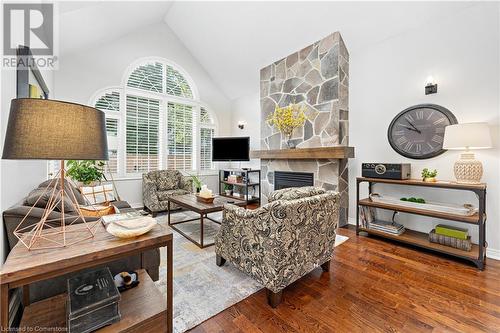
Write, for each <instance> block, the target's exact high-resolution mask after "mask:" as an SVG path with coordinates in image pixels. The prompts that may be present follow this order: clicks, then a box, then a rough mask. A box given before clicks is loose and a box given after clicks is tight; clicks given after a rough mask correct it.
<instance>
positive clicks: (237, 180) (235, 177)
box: [227, 175, 243, 184]
mask: <svg viewBox="0 0 500 333" xmlns="http://www.w3.org/2000/svg"><path fill="white" fill-rule="evenodd" d="M227 181H228V182H229V183H235V184H239V183H243V176H241V175H229V176H228V177H227Z"/></svg>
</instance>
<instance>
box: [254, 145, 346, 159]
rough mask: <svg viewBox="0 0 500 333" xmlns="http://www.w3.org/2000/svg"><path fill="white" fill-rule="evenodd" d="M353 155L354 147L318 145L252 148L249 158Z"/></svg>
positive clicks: (327, 157)
mask: <svg viewBox="0 0 500 333" xmlns="http://www.w3.org/2000/svg"><path fill="white" fill-rule="evenodd" d="M353 157H354V147H346V146H336V147H318V148H296V149H275V150H252V151H251V152H250V158H260V159H263V160H274V159H277V160H280V159H281V160H293V159H295V160H317V159H344V158H353Z"/></svg>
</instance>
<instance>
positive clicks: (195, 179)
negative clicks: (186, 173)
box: [190, 175, 202, 191]
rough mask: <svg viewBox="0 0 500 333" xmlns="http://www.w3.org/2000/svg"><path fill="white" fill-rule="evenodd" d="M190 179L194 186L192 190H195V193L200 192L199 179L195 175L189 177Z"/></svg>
mask: <svg viewBox="0 0 500 333" xmlns="http://www.w3.org/2000/svg"><path fill="white" fill-rule="evenodd" d="M190 177H191V179H192V180H193V185H194V188H195V189H196V191H200V190H201V185H202V183H201V179H200V178H199V177H198V176H196V175H190Z"/></svg>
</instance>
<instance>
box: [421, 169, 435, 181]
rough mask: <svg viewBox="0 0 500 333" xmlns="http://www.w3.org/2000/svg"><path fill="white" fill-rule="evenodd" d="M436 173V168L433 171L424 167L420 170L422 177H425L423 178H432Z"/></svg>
mask: <svg viewBox="0 0 500 333" xmlns="http://www.w3.org/2000/svg"><path fill="white" fill-rule="evenodd" d="M437 174H438V172H437V170H436V169H434V170H433V171H431V170H429V169H427V168H425V169H424V170H422V178H423V179H425V178H434V177H436V176H437Z"/></svg>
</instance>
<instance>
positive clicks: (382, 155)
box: [231, 3, 500, 259]
mask: <svg viewBox="0 0 500 333" xmlns="http://www.w3.org/2000/svg"><path fill="white" fill-rule="evenodd" d="M499 16H500V10H499V4H498V3H483V4H481V5H476V6H472V7H469V8H467V9H464V10H462V11H460V12H459V13H458V14H455V15H453V16H452V17H449V18H446V19H442V20H440V21H436V22H431V23H429V22H426V23H425V25H423V26H421V27H418V28H415V29H414V30H411V31H409V32H406V33H404V34H400V35H397V36H395V37H392V38H390V39H387V40H385V41H384V42H382V43H378V44H376V45H374V46H371V47H369V48H365V49H360V50H357V51H356V52H351V53H350V90H349V93H350V103H349V108H350V112H349V120H350V145H351V146H354V147H355V148H356V158H354V159H351V160H350V162H349V168H350V173H349V174H350V186H351V187H350V198H351V200H350V210H349V215H350V217H351V222H353V219H352V218H353V217H355V208H356V204H355V198H356V192H355V186H356V182H355V178H356V176H359V175H360V174H361V170H360V167H361V163H362V162H406V163H412V173H413V175H412V176H413V177H415V178H418V177H419V174H420V172H421V170H422V169H423V168H424V167H429V168H436V169H438V171H439V176H438V178H440V179H453V178H454V177H453V170H452V168H453V163H454V161H455V160H456V159H458V156H459V152H453V151H450V152H446V153H445V154H443V155H441V156H439V157H436V158H433V159H429V160H424V161H415V160H409V159H406V158H403V157H402V156H400V155H398V154H397V153H396V152H394V151H393V150H392V148H391V147H390V145H389V143H388V141H387V127H388V126H389V123H390V122H391V120H392V118H393V117H394V116H395V115H396V114H397V113H399V112H400V111H402V110H403V109H405V108H406V107H408V106H411V105H415V104H420V103H435V104H440V105H442V106H444V107H446V108H448V109H450V110H451V111H452V112H453V113H454V114H455V116H456V117H457V118H458V121H459V122H478V121H486V122H488V123H489V124H490V125H491V129H492V133H493V139H494V142H496V143H498V145H496V147H495V148H494V149H490V150H484V151H477V154H476V156H477V158H478V159H480V160H482V161H483V163H484V168H485V175H484V178H483V180H484V181H485V182H487V183H488V201H487V213H488V223H487V241H488V243H489V249H488V256H490V257H491V256H496V257H497V258H499V259H500V225H499V219H500V207H499V205H498V202H499V199H500V193H499V191H500V187H499V185H500V183H499V182H500V181H499V179H498V175H499V174H500V172H499V171H500V159H499V157H500V150H499V147H500V141H499V135H498V124H499V115H500V114H499V106H500V102H499V89H500V84H499V74H500V65H499V59H500V53H499V37H500V33H499ZM318 37H320V36H318ZM345 42H346V44H347V47H348V48H349V42H350V41H349V40H345ZM428 75H432V76H433V77H434V79H435V80H436V81H437V83H438V93H437V94H435V95H428V96H426V95H425V94H424V85H425V80H426V77H427V76H428ZM258 105H259V94H258V82H256V83H255V91H254V92H252V93H251V94H249V95H248V96H246V97H242V98H239V99H237V100H235V101H233V102H232V112H233V118H232V125H231V130H232V133H233V135H237V134H239V133H240V132H239V129H238V128H237V125H236V124H237V122H238V121H239V120H241V118H242V119H243V120H245V121H247V126H246V128H245V131H247V133H251V135H253V136H254V137H255V138H256V139H257V138H258V137H259V128H260V122H261V121H264V120H263V119H260V117H259V112H258V109H257V111H251V110H252V109H254V108H256V107H257V106H258ZM250 112H252V113H250ZM256 139H254V140H253V141H256ZM376 189H377V190H379V191H380V192H381V193H386V194H387V195H401V196H403V195H408V194H418V195H419V196H422V197H425V198H426V199H428V200H436V201H443V202H456V203H463V202H476V201H475V197H474V195H472V194H464V193H463V192H460V193H458V192H457V193H455V192H453V193H451V194H450V191H446V192H444V191H443V190H440V191H438V190H435V189H429V190H427V191H426V190H424V189H419V188H404V189H403V188H400V189H399V191H394V190H393V189H394V187H387V186H386V187H381V186H378V187H376ZM400 221H402V222H404V224H406V225H407V226H408V227H410V228H413V229H416V230H421V231H426V232H428V231H430V230H431V229H432V227H433V226H434V225H435V224H437V223H439V222H441V223H442V222H443V221H439V220H435V219H430V218H425V217H418V218H417V217H414V216H410V215H404V216H403V215H402V216H401V217H400ZM447 223H448V222H447ZM461 226H462V227H464V226H468V227H471V226H469V225H464V224H461ZM471 228H472V229H471V230H472V231H473V233H474V234H477V232H476V229H474V227H473V226H472V227H471ZM473 240H475V241H477V237H476V236H475V237H474V238H473Z"/></svg>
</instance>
